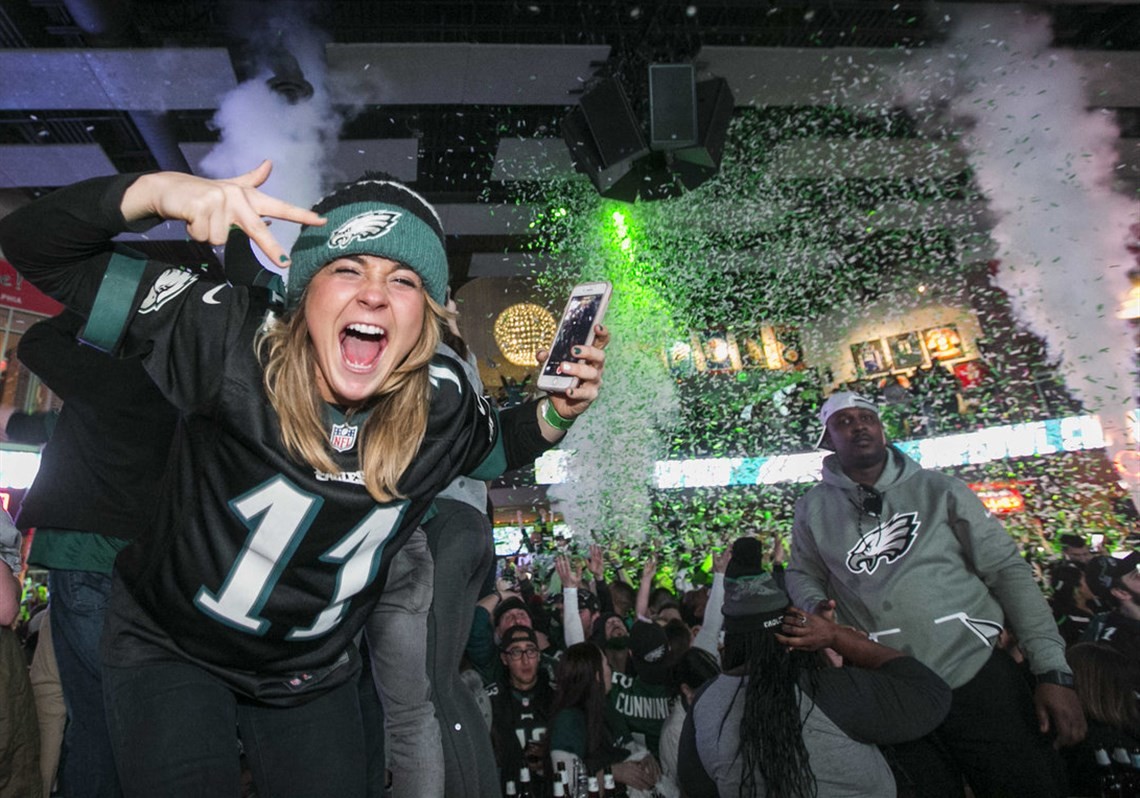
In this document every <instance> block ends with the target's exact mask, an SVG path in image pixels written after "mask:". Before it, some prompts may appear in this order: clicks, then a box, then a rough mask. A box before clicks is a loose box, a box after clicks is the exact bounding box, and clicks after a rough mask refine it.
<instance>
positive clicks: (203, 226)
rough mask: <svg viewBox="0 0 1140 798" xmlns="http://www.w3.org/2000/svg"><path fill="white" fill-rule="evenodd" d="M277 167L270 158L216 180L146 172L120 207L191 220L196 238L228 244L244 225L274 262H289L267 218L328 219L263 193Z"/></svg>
mask: <svg viewBox="0 0 1140 798" xmlns="http://www.w3.org/2000/svg"><path fill="white" fill-rule="evenodd" d="M272 169H273V164H272V163H270V162H269V161H268V160H266V161H262V162H261V164H260V165H259V166H258V167H257V168H255V169H252V170H250V171H248V172H246V173H245V174H243V175H238V176H237V177H233V178H229V179H222V180H211V179H209V178H205V177H197V176H195V175H191V174H186V173H183V172H153V173H150V174H145V175H142V176H141V177H140V178H139V179H138V180H136V181H135V182H134V183H133V184H132V185H131V187H130V188H128V189H127V191H126V193H125V194H124V195H123V199H122V203H121V205H120V209H121V211H122V213H123V217H124V218H125V219H126V220H127V221H129V222H130V221H138V220H140V219H145V218H148V217H152V216H157V217H160V218H162V219H177V220H181V221H184V222H186V231H187V233H189V235H190V237H191V238H192V239H194V240H195V241H204V242H208V243H210V244H213V245H215V246H217V245H221V244H225V243H226V238H227V236H229V233H230V228H231V227H233V226H237V227H240V228H241V229H242V230H243V231H245V233H246V235H248V236H249V237H250V239H251V240H252V241H253V242H254V243H255V244H256V245H257V246H258V247H259V248H260V249H261V251H262V252H264V253H265V254H266V255H267V256H268V257H269V258H270V259H271V260H272V261H273V262H274V263H277V264H280V265H281V266H283V267H284V266H288V265H289V253H288V252H286V251H285V248H284V247H282V246H281V244H280V243H278V241H277V239H276V238H274V237H273V235H272V233H270V232H269V225H268V224H267V223H266V222H265V218H266V217H268V218H273V219H281V220H283V221H287V222H297V223H298V224H308V225H321V224H324V223H325V220H324V219H323V218H322V217H321V216H320V215H319V214H316V213H313V212H312V211H310V210H309V209H307V208H301V207H299V206H297V205H293V204H291V203H288V202H285V201H284V200H279V199H276V198H275V197H271V196H269V195H268V194H264V193H262V192H261V191H260V190H259V189H258V187H259V186H261V185H262V184H263V183H264V182H265V181H266V180H267V179H269V173H270V172H271V171H272Z"/></svg>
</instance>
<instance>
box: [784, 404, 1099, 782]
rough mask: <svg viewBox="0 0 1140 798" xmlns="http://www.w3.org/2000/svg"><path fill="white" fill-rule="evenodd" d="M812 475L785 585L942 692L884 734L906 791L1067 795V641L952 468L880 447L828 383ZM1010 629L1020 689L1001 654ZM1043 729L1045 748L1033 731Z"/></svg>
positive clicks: (799, 602) (874, 413)
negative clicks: (933, 716)
mask: <svg viewBox="0 0 1140 798" xmlns="http://www.w3.org/2000/svg"><path fill="white" fill-rule="evenodd" d="M820 421H821V422H822V424H823V428H824V429H823V434H822V436H821V438H820V443H819V445H820V447H822V448H826V449H832V450H833V451H834V452H835V453H834V454H832V455H829V456H828V457H827V458H826V459H825V460H824V462H823V482H822V484H820V485H817V486H816V487H814V488H812V489H811V490H810V491H808V493H807V494H806V495H805V496H804V497H803V498H801V499H800V500H799V502H798V503H797V504H796V513H795V525H794V530H793V535H792V556H791V564H790V566H789V567H788V570H787V587H788V593H789V594H790V595H791V598H792V601H793V602H794V603H795V604H796V606H798V607H802V608H804V609H806V610H809V611H814V612H816V613H820V614H827V615H831V614H833V613H838V615H839V618H840V619H841V621H842V622H843V623H848V624H852V625H854V626H855V627H856V628H858V629H861V630H863V631H865V632H867V633H868V634H869V635H870V636H871V638H872V639H873V640H876V641H878V642H882V643H884V644H886V645H889V646H891V647H892V648H896V649H898V650H900V651H903V652H905V653H907V654H911V655H912V656H914V657H915V658H917V659H918V660H919V661H920V662H922V663H924V664H925V665H927V666H928V667H930V668H931V669H932V670H933V671H934V672H935V673H937V674H938V675H939V676H941V677H942V678H943V679H945V680H946V682H947V683H948V684H949V685H950V687H951V688H953V694H954V697H953V702H952V705H951V710H950V714H949V716H948V717H947V719H946V721H945V722H943V724H942V725H941V726H940V727H939V728H938V729H937V730H936V731H935V732H933V733H932V734H931V735H928V736H927V737H925V738H923V739H922V740H919V741H916V742H914V743H907V744H905V745H902V746H897V747H896V749H895V755H896V757H895V762H896V766H897V768H898V770H899V771H900V773H899V775H900V777H901V779H900V786H901V785H903V784H905V783H906V782H907V781H909V782H910V783H911V784H913V787H914V791H915V794H917V795H921V796H924V797H927V796H936V797H937V796H954V798H961V796H962V794H963V788H962V780H963V777H964V778H965V779H966V781H968V782H969V784H970V786H971V788H972V789H973V791H974V794H975V795H977V796H979V798H983V797H984V796H991V795H1024V796H1050V795H1056V796H1061V795H1065V794H1066V793H1065V787H1066V785H1065V779H1064V772H1063V766H1062V765H1061V761H1060V758H1059V757H1058V756H1057V755H1056V753H1055V751H1054V750H1053V749H1054V747H1057V746H1066V745H1073V744H1075V743H1076V742H1078V741H1080V740H1081V739H1082V738H1083V737H1084V734H1085V721H1084V715H1083V713H1082V711H1081V706H1080V702H1079V700H1078V698H1077V695H1076V692H1075V691H1074V690H1073V689H1072V671H1071V670H1070V669H1069V666H1068V664H1067V663H1066V661H1065V646H1064V642H1063V641H1062V639H1061V637H1060V635H1059V634H1058V633H1057V626H1056V624H1055V623H1054V621H1053V617H1052V614H1051V613H1050V611H1049V607H1048V604H1047V603H1046V601H1045V598H1044V597H1043V596H1042V594H1041V591H1040V589H1039V588H1038V587H1037V584H1036V583H1035V582H1034V581H1033V574H1032V572H1031V570H1030V568H1029V566H1028V564H1027V563H1026V562H1025V560H1024V559H1022V557H1021V556H1020V554H1019V553H1018V550H1017V547H1016V545H1015V544H1014V542H1013V539H1012V538H1011V537H1010V536H1009V535H1008V534H1007V533H1006V532H1005V530H1004V529H1003V527H1002V526H1001V524H1000V523H999V522H998V521H997V519H996V518H994V517H993V516H992V514H991V513H989V512H988V511H987V510H986V509H985V507H984V506H983V505H982V503H981V501H980V500H979V499H978V498H977V497H976V496H975V495H974V493H973V492H972V491H971V490H970V488H969V487H968V486H967V485H966V484H965V483H964V482H962V481H961V480H959V479H956V478H954V477H951V476H948V475H946V474H943V473H941V472H939V471H933V470H929V469H924V468H922V467H921V466H920V465H919V464H918V463H916V462H915V461H914V460H912V459H911V458H909V457H907V455H906V454H904V453H903V452H902V451H901V450H899V449H898V448H896V447H894V446H891V445H889V444H888V443H887V440H886V435H885V433H884V432H883V425H882V422H881V420H880V418H879V412H878V408H877V407H876V406H875V405H874V404H873V403H872V402H871V401H869V400H868V399H866V398H864V397H862V396H859V395H857V394H853V393H846V392H842V393H836V394H833V395H832V396H831V397H829V398H828V400H827V402H825V403H824V406H823V409H822V410H821V411H820ZM1007 626H1008V627H1009V628H1010V629H1012V631H1013V633H1014V635H1015V636H1016V639H1017V642H1018V643H1019V644H1020V646H1021V648H1022V650H1023V651H1024V652H1025V655H1026V658H1027V660H1028V662H1029V668H1030V671H1031V672H1032V674H1033V677H1034V682H1035V686H1034V687H1033V688H1032V692H1031V687H1030V684H1029V683H1028V681H1027V680H1026V678H1025V677H1024V675H1023V673H1022V671H1021V670H1020V669H1019V668H1018V667H1017V666H1016V665H1015V664H1014V661H1013V659H1012V658H1011V657H1010V656H1009V655H1008V654H1006V652H1005V651H1004V650H1002V648H1001V646H1000V643H999V639H1000V636H1001V633H1002V631H1003V629H1004V628H1006V627H1007ZM1050 732H1051V733H1052V737H1053V740H1052V745H1050V739H1049V737H1048V736H1046V735H1047V734H1048V733H1050Z"/></svg>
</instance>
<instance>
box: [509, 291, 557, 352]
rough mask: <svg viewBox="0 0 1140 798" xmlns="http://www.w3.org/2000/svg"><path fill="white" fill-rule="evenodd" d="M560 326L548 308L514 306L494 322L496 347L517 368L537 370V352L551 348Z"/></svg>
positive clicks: (532, 305) (522, 304)
mask: <svg viewBox="0 0 1140 798" xmlns="http://www.w3.org/2000/svg"><path fill="white" fill-rule="evenodd" d="M557 327H558V324H557V323H556V322H555V321H554V317H553V316H551V315H550V313H549V311H547V310H546V309H545V308H543V307H540V306H539V305H535V304H533V303H530V302H520V303H518V304H517V305H511V306H510V307H509V308H507V309H506V310H504V311H503V312H502V313H500V314H499V316H498V318H496V319H495V343H497V344H498V345H499V351H501V352H502V353H503V356H504V357H505V358H506V359H507V360H508V361H509V362H510V363H513V364H514V365H516V366H537V365H538V360H536V359H535V356H534V353H535V350H536V349H544V348H546V347H548V346H550V342H551V341H552V340H553V339H554V331H555V330H556V329H557Z"/></svg>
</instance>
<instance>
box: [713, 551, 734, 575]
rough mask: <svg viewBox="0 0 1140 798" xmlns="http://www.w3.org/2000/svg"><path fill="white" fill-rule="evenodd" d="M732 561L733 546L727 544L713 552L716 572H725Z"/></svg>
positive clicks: (714, 570) (714, 571)
mask: <svg viewBox="0 0 1140 798" xmlns="http://www.w3.org/2000/svg"><path fill="white" fill-rule="evenodd" d="M731 561H732V547H731V546H726V547H725V548H724V549H723V550H721V551H715V552H713V562H712V569H713V573H714V574H723V573H724V572H725V570H727V569H728V564H729V563H730V562H731Z"/></svg>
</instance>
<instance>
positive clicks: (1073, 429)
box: [535, 416, 1105, 490]
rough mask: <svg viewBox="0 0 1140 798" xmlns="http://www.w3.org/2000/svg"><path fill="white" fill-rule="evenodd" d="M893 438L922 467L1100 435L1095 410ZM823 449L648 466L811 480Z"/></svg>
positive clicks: (669, 475)
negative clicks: (914, 437) (913, 437)
mask: <svg viewBox="0 0 1140 798" xmlns="http://www.w3.org/2000/svg"><path fill="white" fill-rule="evenodd" d="M894 444H895V446H897V447H898V448H899V449H901V450H902V451H903V452H905V453H906V454H907V455H908V456H909V457H911V458H912V459H914V460H917V461H918V463H919V465H921V466H922V467H923V468H948V467H951V466H964V465H978V464H980V463H988V462H991V461H993V460H1004V459H1007V458H1014V457H1035V456H1042V455H1049V454H1056V453H1058V452H1079V451H1088V450H1092V449H1103V448H1104V447H1105V440H1104V430H1103V429H1102V428H1101V425H1100V419H1098V418H1097V417H1096V416H1069V417H1067V418H1051V419H1049V420H1047V421H1031V422H1028V423H1025V424H1007V425H1004V426H1000V427H987V428H986V429H981V430H976V431H974V432H964V433H961V434H957V435H944V436H941V437H938V438H921V439H918V440H908V441H895V442H894ZM828 454H829V453H828V452H824V451H814V452H802V453H798V454H783V455H774V456H772V457H720V458H706V459H700V460H659V461H657V463H656V464H655V466H654V469H653V476H654V480H653V481H654V486H655V487H657V488H659V489H661V490H672V489H676V488H706V487H725V486H729V485H775V484H777V483H781V482H816V481H818V480H819V474H820V468H821V467H822V466H823V458H824V457H826V456H827V455H828ZM569 458H570V455H569V454H568V453H567V452H563V451H561V450H551V451H549V452H547V453H546V454H544V455H543V456H542V457H541V458H539V461H538V467H537V468H536V469H535V482H537V483H539V484H542V485H550V484H554V483H557V482H563V481H565V480H566V479H567V475H568V474H569Z"/></svg>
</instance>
